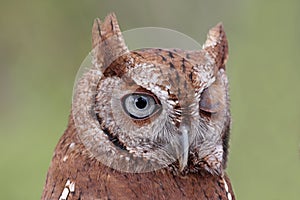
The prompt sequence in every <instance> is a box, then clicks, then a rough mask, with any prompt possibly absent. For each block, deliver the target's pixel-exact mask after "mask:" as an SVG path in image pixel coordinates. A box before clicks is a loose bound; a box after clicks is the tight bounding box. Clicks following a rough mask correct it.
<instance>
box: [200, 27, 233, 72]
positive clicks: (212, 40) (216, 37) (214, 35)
mask: <svg viewBox="0 0 300 200" xmlns="http://www.w3.org/2000/svg"><path fill="white" fill-rule="evenodd" d="M202 48H203V50H205V51H206V52H207V53H208V54H209V56H210V57H211V58H212V59H213V61H214V63H215V64H216V66H217V68H218V69H219V68H224V69H225V64H226V62H227V59H228V42H227V38H226V34H225V31H224V27H223V24H222V23H218V24H217V25H216V26H215V27H213V28H211V29H210V30H209V32H208V34H207V39H206V42H205V44H204V45H203V47H202Z"/></svg>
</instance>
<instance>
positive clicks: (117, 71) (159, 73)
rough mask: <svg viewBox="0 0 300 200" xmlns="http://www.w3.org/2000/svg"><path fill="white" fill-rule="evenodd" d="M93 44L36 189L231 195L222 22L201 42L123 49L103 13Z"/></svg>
mask: <svg viewBox="0 0 300 200" xmlns="http://www.w3.org/2000/svg"><path fill="white" fill-rule="evenodd" d="M92 47H93V50H92V52H91V57H92V59H91V66H92V67H91V68H89V69H86V70H85V71H84V72H83V74H82V76H81V77H80V78H79V79H78V81H77V83H76V85H75V89H74V95H73V102H72V110H71V113H70V116H69V122H68V127H67V129H66V131H65V133H64V134H63V136H62V137H61V139H60V141H59V143H58V144H57V146H56V149H55V152H54V155H53V158H52V162H51V165H50V168H49V170H48V174H47V179H46V183H45V186H44V191H43V194H42V199H61V200H62V199H68V200H71V199H199V200H202V199H210V200H221V199H222V200H233V199H235V196H234V194H233V190H232V186H231V183H230V180H229V178H228V176H227V174H226V172H225V169H226V162H227V155H228V142H229V129H230V120H231V117H230V110H229V96H228V79H227V75H226V68H225V64H226V61H227V58H228V44H227V39H226V35H225V32H224V29H223V26H222V24H218V25H216V26H215V27H213V28H212V29H211V30H210V31H209V33H208V36H207V40H206V42H205V44H204V45H203V47H202V49H199V50H182V49H163V48H145V49H139V50H133V51H130V50H129V49H128V47H127V46H126V44H125V41H124V39H123V36H122V33H121V31H120V28H119V25H118V22H117V19H116V16H115V15H114V14H109V15H108V16H107V17H106V18H105V20H104V21H100V20H99V19H96V20H95V22H94V25H93V28H92Z"/></svg>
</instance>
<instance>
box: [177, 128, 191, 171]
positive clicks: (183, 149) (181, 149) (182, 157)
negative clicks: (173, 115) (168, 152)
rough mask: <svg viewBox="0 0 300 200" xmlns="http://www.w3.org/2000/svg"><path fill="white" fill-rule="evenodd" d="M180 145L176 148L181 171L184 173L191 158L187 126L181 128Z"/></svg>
mask: <svg viewBox="0 0 300 200" xmlns="http://www.w3.org/2000/svg"><path fill="white" fill-rule="evenodd" d="M178 143H179V144H178V146H177V148H176V153H177V159H178V163H179V170H180V171H181V172H182V171H183V169H184V168H185V167H186V166H187V162H188V157H189V128H188V127H187V126H184V125H183V126H180V128H179V136H178Z"/></svg>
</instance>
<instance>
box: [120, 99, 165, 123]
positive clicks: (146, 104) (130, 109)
mask: <svg viewBox="0 0 300 200" xmlns="http://www.w3.org/2000/svg"><path fill="white" fill-rule="evenodd" d="M122 101H123V108H124V110H125V111H126V113H127V114H128V115H129V116H130V117H132V118H134V119H145V118H147V117H149V116H151V115H152V114H154V113H155V112H156V111H157V110H158V108H159V107H160V106H159V102H158V101H157V100H156V99H155V98H154V97H152V96H151V95H148V94H138V93H134V94H129V95H126V96H125V97H124V98H123V99H122Z"/></svg>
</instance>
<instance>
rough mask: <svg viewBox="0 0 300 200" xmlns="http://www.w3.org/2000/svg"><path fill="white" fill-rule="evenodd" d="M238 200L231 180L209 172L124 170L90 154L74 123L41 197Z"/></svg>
mask: <svg viewBox="0 0 300 200" xmlns="http://www.w3.org/2000/svg"><path fill="white" fill-rule="evenodd" d="M64 197H67V199H95V198H96V199H97V198H99V199H103V198H105V199H106V198H108V199H148V198H151V199H211V200H217V199H218V200H219V199H235V197H234V194H233V191H232V187H231V184H230V180H229V178H228V177H227V175H226V174H225V175H224V176H217V175H213V174H211V173H208V172H206V171H203V172H200V171H199V172H197V173H186V174H184V175H182V174H178V173H176V172H175V171H173V170H172V168H170V169H161V170H158V171H153V172H148V173H123V172H119V171H116V170H114V169H111V168H109V167H107V166H105V165H103V164H102V163H101V162H99V161H98V160H97V159H95V158H91V157H90V156H89V152H88V151H87V150H85V148H84V145H83V144H82V143H81V142H80V140H79V139H78V137H77V136H76V134H75V128H74V125H73V124H72V122H70V123H69V127H68V129H67V130H66V132H65V133H64V135H63V136H62V137H61V139H60V141H59V143H58V145H57V147H56V150H55V154H54V156H53V160H52V163H51V166H50V168H49V171H48V174H47V180H46V184H45V186H44V191H43V195H42V199H59V198H62V199H63V198H64Z"/></svg>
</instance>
